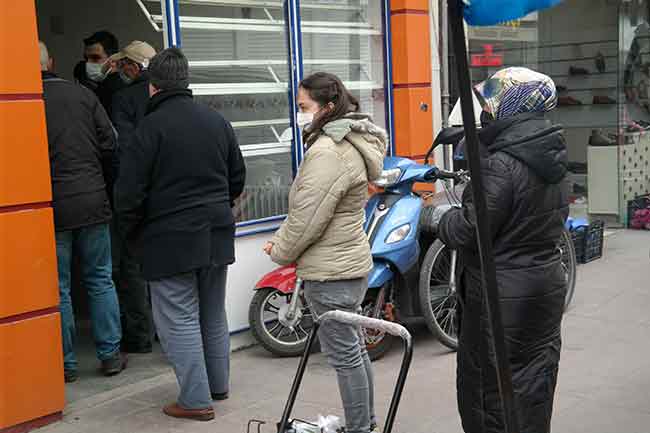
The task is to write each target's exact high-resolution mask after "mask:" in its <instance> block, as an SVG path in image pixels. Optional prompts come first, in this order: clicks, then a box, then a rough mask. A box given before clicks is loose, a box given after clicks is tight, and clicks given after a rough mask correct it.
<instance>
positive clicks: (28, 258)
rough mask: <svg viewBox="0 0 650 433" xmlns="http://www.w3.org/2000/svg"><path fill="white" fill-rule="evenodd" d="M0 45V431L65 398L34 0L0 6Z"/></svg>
mask: <svg viewBox="0 0 650 433" xmlns="http://www.w3.org/2000/svg"><path fill="white" fill-rule="evenodd" d="M0 53H2V59H1V60H0V433H6V432H12V433H14V432H23V431H27V430H29V429H31V428H34V427H38V426H42V425H44V424H47V423H48V422H52V421H53V420H56V419H58V418H60V417H61V411H62V410H63V405H64V400H65V399H64V385H63V357H62V353H61V328H60V326H61V325H60V318H59V312H58V302H59V300H58V286H57V272H56V250H55V241H54V225H53V219H52V209H51V206H50V202H51V186H50V169H49V158H48V145H47V134H46V126H45V112H44V106H43V99H42V93H43V90H42V84H41V78H40V72H39V71H40V66H39V60H38V58H39V52H38V35H37V30H36V10H35V5H34V0H16V1H12V2H11V7H9V5H8V4H3V6H2V7H1V10H0Z"/></svg>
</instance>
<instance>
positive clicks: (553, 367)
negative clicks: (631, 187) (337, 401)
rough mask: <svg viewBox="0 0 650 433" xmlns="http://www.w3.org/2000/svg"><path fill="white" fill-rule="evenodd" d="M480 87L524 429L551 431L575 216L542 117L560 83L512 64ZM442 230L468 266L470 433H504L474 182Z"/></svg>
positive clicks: (462, 343)
mask: <svg viewBox="0 0 650 433" xmlns="http://www.w3.org/2000/svg"><path fill="white" fill-rule="evenodd" d="M478 92H479V94H480V96H481V98H480V99H483V103H484V110H485V113H484V115H483V120H484V127H483V129H482V130H481V132H480V142H481V146H482V152H483V155H482V158H483V159H482V170H483V177H484V182H485V185H484V188H485V189H484V191H483V193H484V194H485V196H486V199H487V204H488V212H489V221H490V225H491V232H492V236H493V242H494V260H495V263H496V268H497V280H498V284H499V294H500V298H499V301H500V304H501V311H502V316H503V326H504V331H505V337H506V345H507V348H508V355H509V360H510V366H511V368H512V376H513V384H514V388H515V395H516V409H517V411H518V414H519V423H520V431H521V432H522V433H523V432H525V433H548V432H550V425H551V414H552V411H553V397H554V392H555V384H556V381H557V374H558V365H559V360H560V346H561V338H560V325H561V322H562V313H563V310H564V299H565V296H566V283H567V282H566V274H565V272H564V270H563V268H562V265H561V261H560V260H561V257H560V251H559V249H558V243H559V241H560V237H561V235H562V231H563V228H564V222H565V220H566V218H567V216H568V212H569V207H568V204H569V203H568V190H567V188H566V185H565V183H564V182H563V179H564V177H565V175H566V173H567V150H566V144H565V141H564V137H563V135H562V130H561V127H557V126H553V125H551V124H550V122H548V121H547V120H546V119H545V118H544V114H543V113H544V112H545V111H548V110H551V109H553V108H554V107H555V104H556V101H557V96H556V92H555V85H554V84H553V82H552V81H551V79H550V78H549V77H547V76H545V75H542V74H538V73H536V72H534V71H531V70H528V69H525V68H509V69H505V70H503V71H500V72H498V73H497V74H495V76H494V77H492V78H491V79H490V80H488V81H486V82H485V83H484V84H483V85H481V86H479V88H478ZM486 117H489V118H491V119H492V120H491V121H489V122H488V121H487V119H486ZM438 235H439V237H440V239H441V240H442V241H443V242H444V243H445V244H446V245H447V246H449V247H450V248H453V249H458V250H460V251H461V253H462V257H463V260H464V263H465V265H466V269H465V274H464V279H463V296H462V298H463V304H462V305H463V308H462V318H461V330H460V336H459V347H458V369H457V374H458V377H457V386H458V405H459V411H460V415H461V418H462V422H463V428H464V430H465V432H467V433H498V432H503V431H504V421H503V415H502V409H501V401H500V396H499V391H498V385H497V376H496V367H495V365H496V364H495V358H494V350H493V349H492V345H491V344H492V343H491V339H492V333H491V330H490V323H489V320H488V317H487V311H486V301H485V299H484V293H483V290H482V284H481V281H482V279H481V270H480V269H481V267H480V262H479V253H478V247H477V243H476V220H475V211H474V205H473V202H472V192H471V185H470V186H468V188H466V190H465V191H464V193H463V207H462V208H453V209H452V210H449V211H448V212H446V213H445V214H444V215H443V216H442V218H441V220H440V223H439V226H438Z"/></svg>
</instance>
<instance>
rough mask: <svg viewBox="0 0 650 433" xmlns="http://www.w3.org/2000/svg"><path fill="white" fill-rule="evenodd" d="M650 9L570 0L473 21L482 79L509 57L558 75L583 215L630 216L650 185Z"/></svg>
mask: <svg viewBox="0 0 650 433" xmlns="http://www.w3.org/2000/svg"><path fill="white" fill-rule="evenodd" d="M648 14H649V6H648V2H647V1H645V0H629V1H609V0H608V1H605V0H603V1H594V0H565V1H564V2H562V3H561V4H560V5H559V6H557V7H555V8H552V9H548V10H545V11H542V12H539V13H533V14H531V15H529V16H527V17H525V18H523V19H521V20H517V21H512V22H508V23H503V24H501V25H498V26H492V27H483V28H481V27H471V28H469V30H468V40H469V49H470V64H471V66H472V68H471V75H472V80H473V82H474V83H478V82H480V81H482V80H485V79H486V78H488V77H489V76H490V75H491V74H493V73H494V72H496V71H497V70H499V69H501V68H504V67H509V66H525V67H528V68H531V69H535V70H538V71H540V72H543V73H545V74H547V75H549V76H550V77H551V78H553V80H554V81H555V83H556V86H557V89H558V93H559V103H558V107H557V108H556V109H555V110H554V111H553V112H551V113H550V114H549V117H550V119H551V120H552V121H553V122H554V123H557V124H561V125H563V126H564V129H565V136H566V139H567V146H568V151H569V160H570V167H569V168H570V175H569V177H568V182H569V183H570V190H571V201H572V209H571V211H572V214H573V216H576V217H582V216H587V215H598V216H602V217H606V218H607V217H609V219H610V220H612V221H614V220H618V221H619V222H622V223H624V222H626V218H627V215H626V214H627V203H628V202H629V201H630V200H633V199H634V198H635V197H637V196H639V195H643V194H647V193H648V192H650V172H648V164H647V163H648V160H647V158H648V157H650V154H648V144H646V143H647V142H650V140H649V138H650V133H649V132H646V129H647V127H648V126H650V123H648V122H650V99H649V96H648V94H649V89H650V26H649V25H648ZM451 64H452V67H453V59H452V63H451ZM452 71H453V70H452ZM452 77H453V74H452ZM451 89H452V92H453V93H455V94H456V95H457V91H456V92H454V90H455V83H453V82H452V87H451ZM452 98H453V99H452V100H455V96H454V95H452Z"/></svg>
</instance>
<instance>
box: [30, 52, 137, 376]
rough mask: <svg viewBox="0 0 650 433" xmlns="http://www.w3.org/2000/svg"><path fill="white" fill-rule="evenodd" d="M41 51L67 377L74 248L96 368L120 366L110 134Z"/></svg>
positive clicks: (98, 109)
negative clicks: (109, 178) (86, 300)
mask: <svg viewBox="0 0 650 433" xmlns="http://www.w3.org/2000/svg"><path fill="white" fill-rule="evenodd" d="M40 58H41V70H42V71H43V72H42V75H43V94H44V99H45V114H46V119H47V135H48V141H49V154H50V167H51V176H52V196H53V200H52V207H53V208H54V226H55V230H56V253H57V261H58V272H59V294H60V306H59V308H60V310H61V326H62V335H63V354H64V369H65V380H66V382H72V381H74V380H76V378H77V360H76V358H75V354H74V337H75V323H74V316H73V311H72V300H71V298H70V286H71V282H70V267H71V264H72V259H73V256H78V257H79V258H80V263H81V267H82V268H81V275H82V284H83V286H84V287H85V288H86V290H87V291H88V298H89V302H90V314H91V319H92V325H93V336H94V338H95V346H96V349H97V357H98V358H99V359H100V360H101V362H102V369H103V371H104V373H105V374H106V375H114V374H117V373H119V372H121V371H122V369H123V368H124V366H125V360H123V359H122V358H121V356H120V340H121V337H122V335H121V328H120V311H119V307H118V302H117V295H116V292H115V286H114V285H113V281H112V279H111V244H110V235H109V230H108V223H109V221H110V219H111V209H110V205H109V203H108V195H107V193H106V184H105V178H106V176H107V172H108V171H109V170H110V168H111V164H110V160H111V156H112V153H113V150H114V148H115V136H114V133H113V128H112V126H111V122H110V120H109V119H108V116H107V115H106V112H105V111H104V109H103V108H102V106H101V104H100V103H99V101H98V100H97V98H96V97H95V95H94V94H93V93H92V92H91V91H90V90H88V89H86V88H84V87H81V86H77V85H75V84H73V83H71V82H69V81H66V80H63V79H61V78H58V77H57V76H56V75H54V74H53V73H52V72H50V70H51V68H52V61H51V59H50V57H49V54H48V52H47V48H46V46H45V44H43V43H42V42H41V43H40Z"/></svg>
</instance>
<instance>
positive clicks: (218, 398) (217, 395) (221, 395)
mask: <svg viewBox="0 0 650 433" xmlns="http://www.w3.org/2000/svg"><path fill="white" fill-rule="evenodd" d="M210 395H211V396H212V400H215V401H222V400H228V397H229V396H228V393H227V392H221V393H219V392H213V393H212V394H210Z"/></svg>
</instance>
